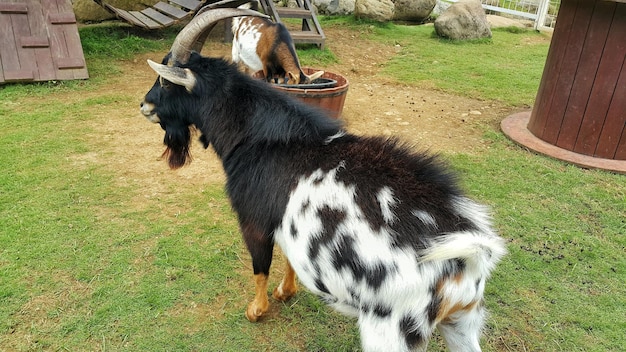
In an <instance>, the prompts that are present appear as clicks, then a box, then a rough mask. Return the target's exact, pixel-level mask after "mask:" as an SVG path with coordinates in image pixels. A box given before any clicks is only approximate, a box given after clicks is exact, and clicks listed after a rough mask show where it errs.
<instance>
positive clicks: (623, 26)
mask: <svg viewBox="0 0 626 352" xmlns="http://www.w3.org/2000/svg"><path fill="white" fill-rule="evenodd" d="M625 33H626V4H625V3H620V2H614V1H589V0H566V1H563V2H562V4H561V8H560V10H559V16H558V18H557V24H556V28H555V29H554V34H553V38H552V44H551V46H550V50H549V52H548V58H547V59H546V66H545V67H544V73H543V77H542V81H541V84H540V86H539V91H538V93H537V99H536V102H535V106H534V108H533V112H532V114H531V119H530V121H529V124H528V129H529V130H530V131H531V132H532V133H533V134H534V135H535V136H536V137H538V138H540V139H542V140H544V141H546V142H548V143H550V144H552V145H556V146H558V147H560V148H563V149H566V150H569V151H574V152H576V153H580V154H585V155H590V156H594V157H600V158H606V159H617V160H626V39H625V37H624V35H625Z"/></svg>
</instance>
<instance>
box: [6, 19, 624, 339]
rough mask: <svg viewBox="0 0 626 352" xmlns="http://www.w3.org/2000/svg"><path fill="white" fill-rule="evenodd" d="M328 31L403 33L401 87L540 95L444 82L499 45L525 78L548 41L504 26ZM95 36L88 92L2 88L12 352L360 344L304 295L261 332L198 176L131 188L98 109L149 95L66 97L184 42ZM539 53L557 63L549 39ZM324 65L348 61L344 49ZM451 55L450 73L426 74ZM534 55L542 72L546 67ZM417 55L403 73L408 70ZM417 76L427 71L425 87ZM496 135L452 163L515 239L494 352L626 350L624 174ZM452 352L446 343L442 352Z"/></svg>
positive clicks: (216, 209) (350, 325)
mask: <svg viewBox="0 0 626 352" xmlns="http://www.w3.org/2000/svg"><path fill="white" fill-rule="evenodd" d="M327 21H328V22H332V23H330V24H328V25H343V26H348V27H350V28H353V29H354V30H355V33H357V34H358V33H364V34H365V35H366V36H371V38H372V40H382V41H389V40H391V39H390V38H396V39H393V40H398V41H399V43H400V45H401V46H402V48H403V49H402V51H401V52H400V54H399V55H398V56H396V57H395V58H394V59H393V60H392V62H390V63H389V64H388V65H387V66H386V67H385V71H384V73H383V74H386V75H390V76H394V77H398V79H400V78H402V77H403V76H402V75H401V73H402V72H405V73H406V72H410V73H411V77H412V78H411V79H409V81H411V82H413V83H414V84H422V82H428V84H431V85H433V86H435V87H438V88H439V89H444V90H446V91H450V92H453V93H457V94H463V95H474V94H477V95H478V96H480V97H482V98H483V99H497V100H500V101H504V102H508V103H509V104H512V105H517V104H530V103H532V95H531V94H530V93H532V90H533V89H535V90H536V85H537V83H538V82H537V81H536V77H535V78H533V79H532V80H535V83H534V84H535V88H533V87H531V86H523V87H520V88H519V91H518V90H513V89H510V90H505V91H504V92H502V93H500V94H495V93H494V92H491V87H485V84H484V83H483V82H484V81H482V80H480V79H476V80H468V81H469V82H463V84H471V85H470V86H468V87H466V88H464V89H461V90H455V89H457V88H454V87H453V85H452V84H451V83H449V82H448V80H449V81H450V82H454V81H456V82H461V81H463V80H464V79H465V77H467V75H470V76H471V75H474V73H473V72H469V73H468V72H467V71H468V70H469V71H472V70H470V69H469V68H468V67H473V66H472V65H469V64H468V63H467V61H471V60H469V59H468V58H469V57H471V55H473V54H476V53H477V52H482V53H484V52H486V51H488V50H486V49H489V48H493V47H496V46H497V47H498V48H499V50H498V52H497V53H495V54H493V57H490V60H491V61H490V63H489V65H496V67H497V66H498V65H504V63H507V65H509V66H510V67H512V68H513V69H514V70H515V72H522V71H524V70H525V69H523V68H520V67H518V65H517V64H515V62H517V61H518V60H519V59H518V56H520V55H525V54H523V53H522V51H523V50H522V49H519V48H517V46H518V45H520V43H521V42H522V41H523V40H524V39H523V38H531V39H533V38H537V37H538V36H540V35H539V34H535V33H527V32H525V33H510V32H502V33H499V32H495V33H494V38H493V40H492V41H491V42H481V43H473V44H460V43H451V42H446V41H441V40H438V39H436V38H433V37H432V36H431V34H430V33H431V32H430V30H432V28H430V29H429V28H426V29H424V28H423V27H403V26H394V25H388V26H375V25H372V24H369V23H360V22H355V21H351V20H345V19H328V20H327ZM333 21H334V22H333ZM92 30H93V31H94V32H90V31H92ZM97 31H103V32H97ZM112 36H113V37H115V38H119V37H121V38H128V39H127V42H124V43H123V44H122V45H121V46H122V48H120V47H118V46H117V44H115V45H113V44H111V43H109V41H110V40H109V39H110V38H111V37H112ZM118 36H119V37H118ZM81 38H82V39H83V42H84V43H83V45H84V48H85V55H86V57H87V60H88V65H89V68H90V74H91V76H92V78H91V79H90V80H89V81H85V82H80V83H69V82H67V83H66V82H62V83H56V84H31V85H10V86H3V87H1V88H0V115H2V119H3V126H5V128H3V129H2V130H0V165H2V173H0V350H7V351H62V350H69V351H214V350H220V351H247V350H268V351H301V350H307V351H353V350H359V340H358V329H357V328H356V325H355V324H354V321H353V320H351V319H349V318H345V317H343V316H340V315H339V314H337V313H334V312H333V311H332V310H330V309H329V308H327V307H326V306H325V305H324V304H322V303H321V302H320V301H319V300H317V299H316V298H315V297H313V296H312V295H311V294H309V293H307V292H306V291H302V292H301V293H299V294H298V296H297V297H295V299H293V300H292V301H290V302H287V303H286V304H280V303H276V302H274V303H273V304H274V307H275V309H276V314H275V315H271V316H270V317H269V318H268V319H266V320H265V321H263V322H261V323H259V324H250V323H248V322H247V321H246V320H245V318H244V317H243V311H244V308H245V306H246V304H247V302H248V300H249V299H250V298H251V297H252V296H253V287H252V281H251V278H250V276H251V272H250V263H249V259H248V257H247V254H246V250H245V247H244V246H243V244H242V242H241V239H240V235H239V231H238V226H237V222H236V219H235V217H234V215H233V214H232V213H231V212H230V206H229V204H228V201H227V199H226V197H225V195H224V192H223V185H222V184H206V185H204V186H203V187H201V188H200V189H198V188H196V187H181V182H182V183H184V179H182V178H180V177H179V176H177V174H175V173H171V172H168V171H166V170H165V165H163V169H164V170H163V173H160V174H158V175H154V177H155V179H156V180H158V182H159V184H160V186H161V188H160V189H161V192H159V193H158V194H156V195H153V194H147V195H146V194H143V193H142V191H141V190H142V186H143V185H144V183H145V182H149V181H153V180H145V179H132V178H127V176H126V175H125V174H124V172H123V170H121V169H120V168H119V167H116V166H112V165H116V164H112V161H111V160H112V159H115V155H111V154H113V152H112V145H111V143H112V142H111V141H110V140H107V139H106V138H95V137H94V136H96V135H97V133H98V131H97V130H94V126H96V124H97V122H98V121H94V116H93V114H92V112H93V110H94V109H96V108H97V109H109V108H112V107H114V106H117V105H119V104H120V103H129V104H131V105H132V107H133V109H135V108H136V102H135V101H134V99H135V98H134V97H126V96H124V95H121V94H117V93H116V92H107V94H104V95H103V96H102V97H98V98H88V97H85V98H84V99H83V100H80V101H79V102H78V103H68V102H66V101H64V100H63V97H64V96H67V94H68V92H69V93H73V92H75V93H76V94H80V92H81V91H82V90H83V89H85V90H94V89H97V88H98V87H99V86H101V85H102V84H106V82H107V80H108V79H110V78H108V77H107V74H106V72H107V71H106V70H105V69H104V68H105V65H113V66H115V65H116V64H117V63H119V62H120V60H129V59H132V58H133V56H134V55H136V54H138V53H141V52H143V51H147V50H162V49H164V48H165V49H166V47H167V45H168V44H167V43H168V40H171V34H169V35H167V38H165V39H155V38H146V37H142V36H141V35H139V34H133V33H129V32H128V30H127V29H124V28H123V27H122V29H121V30H120V29H115V28H113V29H111V28H98V29H91V28H88V29H85V28H84V29H81ZM409 38H414V40H411V41H409ZM503 38H504V39H503ZM153 41H154V42H156V43H157V44H156V46H153V44H154V43H152V42H153ZM138 43H142V44H138ZM540 45H542V46H543V49H542V50H543V51H544V55H545V50H546V44H545V43H542V44H540ZM420 48H421V49H420ZM528 50H530V51H534V50H535V48H534V46H533V45H530V48H529V49H528ZM124 51H126V53H123V52H124ZM305 52H307V53H308V50H307V51H305ZM312 52H313V51H311V54H310V55H311V56H314V55H316V54H313V53H312ZM409 53H411V54H410V55H409ZM118 55H119V56H118ZM307 55H309V54H304V56H307ZM476 55H478V54H476ZM481 55H483V54H481ZM484 55H486V54H484ZM490 55H491V54H490ZM322 56H323V58H321V59H319V60H336V58H334V55H332V53H331V52H327V53H322ZM481 57H482V56H481ZM444 59H445V60H446V61H445V63H446V64H445V65H444V68H445V70H446V71H445V72H444V73H440V72H439V71H437V70H439V69H436V68H435V67H434V66H433V65H428V63H429V62H432V61H431V60H444ZM307 60H311V61H314V60H318V58H313V57H311V58H307ZM476 60H478V59H476ZM481 60H482V61H488V60H486V59H485V58H484V57H483V58H482V59H481ZM525 60H527V61H528V62H527V63H526V64H527V67H530V69H529V70H530V71H533V72H534V71H538V72H539V74H540V71H541V66H542V64H543V62H542V61H543V60H544V58H542V57H541V55H539V54H536V55H535V54H532V55H530V54H529V55H528V56H525ZM303 61H304V60H303ZM403 61H405V65H406V66H405V68H404V69H402V70H401V69H398V68H396V67H400V66H401V65H402V62H403ZM442 62H443V61H442ZM495 62H499V63H500V64H495ZM416 64H419V65H421V66H422V67H421V69H420V71H424V72H419V75H424V77H422V76H413V75H417V74H418V73H415V72H413V70H415V67H416V66H415V65H416ZM93 65H96V67H97V66H98V65H101V68H96V69H95V70H92V67H93ZM459 67H464V68H459ZM494 70H495V69H494ZM494 70H486V71H485V73H483V75H484V76H493V77H490V78H489V82H493V84H494V85H496V86H500V87H507V86H510V85H511V78H510V77H508V76H501V75H499V74H498V73H497V72H492V71H494ZM532 74H533V75H535V74H536V72H534V73H532ZM420 77H421V78H420ZM533 77H534V76H533ZM447 85H450V86H451V87H449V88H446V87H447ZM147 88H148V87H146V89H147ZM470 92H472V93H470ZM492 95H493V96H492ZM38 97H41V98H45V99H38ZM131 105H129V106H131ZM129 114H134V111H132V112H129ZM130 132H132V133H142V131H130ZM484 138H485V142H486V143H488V144H489V148H485V149H484V150H483V151H482V152H481V153H480V154H477V155H476V154H463V153H461V154H454V155H447V158H448V159H449V161H450V164H451V165H452V167H453V168H454V169H456V170H458V171H459V173H460V174H461V175H462V179H463V185H464V187H465V188H466V189H467V190H468V192H469V194H470V195H472V196H473V197H474V198H476V199H478V200H480V201H482V202H484V203H487V204H489V205H491V206H492V207H493V209H494V212H495V214H494V215H495V222H496V225H497V228H498V229H499V231H500V232H501V233H502V235H503V236H504V237H505V238H506V239H507V240H508V241H509V252H510V253H509V255H508V256H507V257H505V258H504V260H503V262H502V263H501V265H500V266H499V267H498V268H497V270H496V271H495V273H494V276H493V278H492V280H491V281H489V283H488V286H487V294H486V304H487V306H488V309H489V310H490V312H491V315H490V318H489V320H488V325H487V329H486V333H485V335H484V338H483V348H484V350H486V351H502V350H509V351H511V350H512V351H620V350H622V349H623V346H624V345H626V337H625V336H624V333H623V331H625V330H626V320H625V319H624V316H626V298H625V297H626V286H625V285H624V278H625V277H626V274H625V273H626V261H624V259H623V258H624V256H625V254H626V218H625V217H624V214H626V177H624V176H623V175H615V174H611V173H607V172H602V171H594V170H584V169H580V168H577V167H574V166H570V165H567V164H565V163H562V162H559V161H555V160H551V159H548V158H544V157H541V156H537V155H534V154H532V153H529V152H528V151H526V150H524V149H523V148H519V147H517V146H516V145H514V144H513V143H511V142H509V141H508V140H507V139H506V138H504V137H503V136H502V134H501V133H500V132H498V131H493V130H491V129H490V127H489V126H485V137H484ZM155 142H156V141H155ZM90 156H94V157H93V158H94V160H95V161H90V160H91V159H90ZM107 160H108V161H107ZM125 167H127V168H131V167H132V165H125ZM122 178H124V179H125V180H126V181H125V182H120V179H122ZM277 277H278V275H275V276H274V277H273V280H272V283H273V284H276V283H277V280H278V278H277ZM442 346H443V345H442V344H441V342H440V341H438V340H437V339H436V340H435V341H433V342H432V344H431V347H432V348H431V350H442V349H443V347H442Z"/></svg>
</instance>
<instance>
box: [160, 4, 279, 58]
mask: <svg viewBox="0 0 626 352" xmlns="http://www.w3.org/2000/svg"><path fill="white" fill-rule="evenodd" d="M237 16H256V17H268V16H266V15H264V14H262V13H259V12H256V11H253V10H248V9H233V8H217V9H212V10H207V11H203V12H202V13H199V14H198V15H197V16H196V17H194V18H193V19H192V20H191V22H189V23H188V24H187V25H186V26H185V28H183V29H182V30H181V31H180V33H178V35H177V36H176V39H174V44H172V49H171V50H170V52H171V53H172V55H171V57H170V59H169V61H168V63H167V64H168V65H170V66H171V65H173V64H174V63H175V62H177V61H178V62H180V63H183V64H184V63H187V60H189V56H190V55H191V51H192V50H194V51H200V49H202V45H203V44H204V40H205V39H206V34H208V33H209V32H210V31H211V30H212V29H213V27H215V25H216V24H217V22H218V21H220V20H223V19H227V18H231V17H237ZM203 34H204V35H203Z"/></svg>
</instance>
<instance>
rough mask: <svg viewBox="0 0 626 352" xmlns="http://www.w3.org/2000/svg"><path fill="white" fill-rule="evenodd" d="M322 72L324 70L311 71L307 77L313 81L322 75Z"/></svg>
mask: <svg viewBox="0 0 626 352" xmlns="http://www.w3.org/2000/svg"><path fill="white" fill-rule="evenodd" d="M323 74H324V71H317V72H313V73H312V74H311V75H310V76H308V77H309V80H310V81H311V82H313V81H315V80H316V79H318V78H320V77H322V75H323Z"/></svg>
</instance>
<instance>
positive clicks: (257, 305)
mask: <svg viewBox="0 0 626 352" xmlns="http://www.w3.org/2000/svg"><path fill="white" fill-rule="evenodd" d="M241 229H242V233H243V238H244V241H245V242H246V246H247V247H248V251H249V252H250V255H251V256H252V268H253V270H254V292H255V293H254V300H253V301H252V302H250V304H248V308H247V309H246V318H248V320H249V321H251V322H256V321H257V320H259V318H260V317H261V316H262V315H263V314H264V313H265V312H267V310H268V309H269V305H270V304H269V300H268V298H267V283H268V279H269V274H270V266H271V265H272V250H273V249H274V241H273V240H272V239H271V238H270V236H269V235H266V234H264V233H263V232H262V231H260V230H259V229H257V228H256V227H254V226H252V225H248V226H242V227H241Z"/></svg>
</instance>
